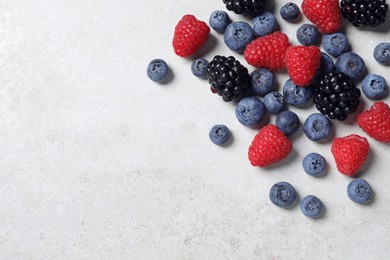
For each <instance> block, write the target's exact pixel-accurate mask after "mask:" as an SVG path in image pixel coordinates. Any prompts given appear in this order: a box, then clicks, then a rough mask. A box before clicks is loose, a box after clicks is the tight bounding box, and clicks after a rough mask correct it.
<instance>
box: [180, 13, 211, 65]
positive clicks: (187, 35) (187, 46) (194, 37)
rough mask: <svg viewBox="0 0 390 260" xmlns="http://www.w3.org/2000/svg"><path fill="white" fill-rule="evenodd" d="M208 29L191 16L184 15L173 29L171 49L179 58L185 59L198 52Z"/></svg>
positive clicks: (206, 36) (204, 24) (205, 39)
mask: <svg viewBox="0 0 390 260" xmlns="http://www.w3.org/2000/svg"><path fill="white" fill-rule="evenodd" d="M209 34H210V27H209V26H208V25H207V24H206V23H205V22H203V21H199V20H198V19H196V17H195V16H193V15H191V14H187V15H184V16H183V18H181V20H180V21H179V22H178V24H177V25H176V27H175V33H174V36H173V41H172V44H173V49H174V51H175V53H176V54H177V55H178V56H180V57H187V56H189V55H191V54H194V53H195V52H196V51H197V50H199V49H200V48H201V47H202V46H203V45H204V44H205V43H206V41H207V39H208V38H209Z"/></svg>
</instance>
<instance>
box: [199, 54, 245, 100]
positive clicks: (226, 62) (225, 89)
mask: <svg viewBox="0 0 390 260" xmlns="http://www.w3.org/2000/svg"><path fill="white" fill-rule="evenodd" d="M207 78H208V80H209V83H210V84H211V90H212V92H214V93H218V95H220V96H222V98H223V100H224V101H226V102H229V101H232V100H233V101H235V102H237V101H239V100H240V99H241V98H242V97H244V95H245V94H246V92H247V91H248V90H249V88H250V87H249V86H250V85H249V82H250V77H249V73H248V69H247V68H246V67H244V66H243V65H241V63H240V62H239V61H238V60H236V59H235V58H234V57H233V56H229V57H225V56H220V55H217V56H215V57H214V59H213V60H212V61H211V62H210V63H209V66H208V68H207Z"/></svg>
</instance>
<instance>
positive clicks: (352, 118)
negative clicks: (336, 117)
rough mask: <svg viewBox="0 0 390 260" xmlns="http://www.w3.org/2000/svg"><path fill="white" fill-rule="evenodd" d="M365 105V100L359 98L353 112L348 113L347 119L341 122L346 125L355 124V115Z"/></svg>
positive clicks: (361, 110)
mask: <svg viewBox="0 0 390 260" xmlns="http://www.w3.org/2000/svg"><path fill="white" fill-rule="evenodd" d="M365 106H366V102H365V101H364V100H363V99H361V98H360V102H359V105H358V107H357V109H356V111H355V113H352V114H350V115H348V117H347V119H345V120H344V121H342V123H344V124H347V125H355V124H356V122H357V116H358V115H359V114H360V113H361V112H363V111H364V108H365Z"/></svg>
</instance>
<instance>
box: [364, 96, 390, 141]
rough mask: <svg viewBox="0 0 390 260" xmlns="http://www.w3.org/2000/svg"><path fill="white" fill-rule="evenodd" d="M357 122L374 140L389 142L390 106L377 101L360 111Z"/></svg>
mask: <svg viewBox="0 0 390 260" xmlns="http://www.w3.org/2000/svg"><path fill="white" fill-rule="evenodd" d="M357 123H358V125H359V126H360V128H361V129H363V131H364V132H366V133H367V134H368V135H369V136H371V137H372V138H374V139H375V140H377V141H379V142H383V143H388V142H390V107H389V105H388V104H386V103H384V102H383V101H377V102H375V103H374V104H373V105H372V106H371V109H369V110H366V111H364V112H362V113H360V114H359V115H358V117H357Z"/></svg>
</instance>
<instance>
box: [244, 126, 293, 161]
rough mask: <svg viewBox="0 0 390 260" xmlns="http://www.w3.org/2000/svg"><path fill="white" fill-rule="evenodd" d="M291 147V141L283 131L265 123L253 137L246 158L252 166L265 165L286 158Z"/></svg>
mask: <svg viewBox="0 0 390 260" xmlns="http://www.w3.org/2000/svg"><path fill="white" fill-rule="evenodd" d="M291 149H292V143H291V141H290V140H289V139H288V138H287V137H286V136H285V135H284V133H283V132H282V131H281V130H279V129H278V128H276V126H275V125H267V126H264V127H263V128H261V129H260V131H259V132H258V134H257V135H256V136H255V138H254V139H253V141H252V144H251V145H250V146H249V150H248V158H249V161H250V162H251V164H252V165H253V166H259V167H265V166H267V165H270V164H273V163H276V162H279V161H280V160H283V159H284V158H286V157H287V156H288V154H289V153H290V151H291Z"/></svg>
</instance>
